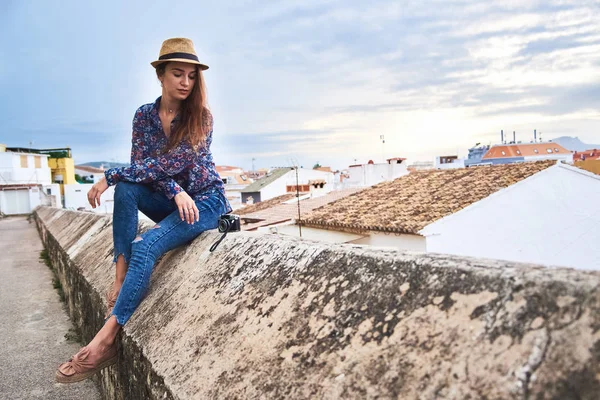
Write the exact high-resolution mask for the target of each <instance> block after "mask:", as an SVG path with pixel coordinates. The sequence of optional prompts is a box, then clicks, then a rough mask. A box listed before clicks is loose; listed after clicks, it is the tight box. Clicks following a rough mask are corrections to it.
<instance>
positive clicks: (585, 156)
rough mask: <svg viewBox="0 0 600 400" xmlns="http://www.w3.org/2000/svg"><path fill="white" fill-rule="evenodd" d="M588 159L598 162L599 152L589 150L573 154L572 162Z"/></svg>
mask: <svg viewBox="0 0 600 400" xmlns="http://www.w3.org/2000/svg"><path fill="white" fill-rule="evenodd" d="M588 158H591V159H597V160H600V150H598V149H591V150H585V151H576V152H575V153H573V160H585V159H588Z"/></svg>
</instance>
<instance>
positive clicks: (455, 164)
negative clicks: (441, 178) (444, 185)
mask: <svg viewBox="0 0 600 400" xmlns="http://www.w3.org/2000/svg"><path fill="white" fill-rule="evenodd" d="M441 158H442V157H436V158H435V169H456V168H464V167H465V159H464V158H457V159H456V160H453V161H452V162H451V163H444V164H442V163H441V162H440V159H441Z"/></svg>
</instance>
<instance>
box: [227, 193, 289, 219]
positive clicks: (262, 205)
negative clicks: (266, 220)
mask: <svg viewBox="0 0 600 400" xmlns="http://www.w3.org/2000/svg"><path fill="white" fill-rule="evenodd" d="M294 197H296V194H295V193H288V194H283V195H281V196H277V197H273V198H272V199H269V200H265V201H261V202H259V203H256V204H252V205H249V206H245V207H243V208H239V209H237V210H235V213H236V214H238V215H246V214H251V213H254V212H257V211H261V210H265V209H267V208H271V207H273V206H276V205H278V204H281V203H283V202H284V201H288V200H290V199H293V198H294Z"/></svg>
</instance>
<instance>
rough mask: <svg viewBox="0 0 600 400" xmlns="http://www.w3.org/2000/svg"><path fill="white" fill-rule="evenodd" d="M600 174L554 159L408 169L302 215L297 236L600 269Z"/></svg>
mask: <svg viewBox="0 0 600 400" xmlns="http://www.w3.org/2000/svg"><path fill="white" fill-rule="evenodd" d="M598 204H600V176H598V175H595V174H592V173H589V172H587V171H584V170H581V169H579V168H576V167H573V166H570V165H566V164H564V163H556V161H541V162H522V163H513V164H502V165H495V166H492V165H490V166H480V167H470V168H464V169H449V170H432V171H423V172H414V173H411V174H410V175H408V176H404V177H402V178H399V179H396V180H395V181H393V182H386V183H383V184H380V185H377V186H375V187H373V188H369V189H365V190H363V191H361V192H359V193H356V194H354V195H352V196H349V197H347V198H344V199H341V200H338V201H336V202H333V203H331V204H329V205H327V206H324V207H322V208H319V209H317V210H315V211H313V212H312V213H310V214H309V215H307V216H306V217H305V218H304V219H303V221H302V223H303V228H302V232H303V237H305V238H308V239H315V240H320V239H321V240H322V238H323V237H324V235H325V234H326V233H327V232H331V235H329V237H328V239H329V240H328V241H332V242H344V243H355V244H370V245H375V246H386V247H390V246H391V247H395V248H399V249H402V250H417V251H427V252H436V253H446V254H456V255H463V256H473V257H478V258H495V259H501V260H510V261H519V262H529V263H535V264H541V265H557V266H564V267H573V268H580V269H596V270H600V246H598V243H600V229H598V226H600V207H598Z"/></svg>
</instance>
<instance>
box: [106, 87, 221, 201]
mask: <svg viewBox="0 0 600 400" xmlns="http://www.w3.org/2000/svg"><path fill="white" fill-rule="evenodd" d="M160 100H161V97H159V98H158V99H156V101H155V102H154V103H149V104H144V105H143V106H141V107H140V108H138V109H137V111H136V112H135V116H134V117H133V135H132V140H131V165H130V166H128V167H120V168H110V169H107V170H106V171H104V176H106V182H107V183H108V184H109V185H115V184H116V183H117V182H120V181H125V182H133V183H144V184H149V185H151V186H152V188H153V189H154V190H155V191H158V192H161V193H164V194H165V195H166V196H167V197H168V198H169V199H172V198H173V197H174V196H175V195H176V194H177V193H181V192H182V191H185V192H187V194H189V195H190V197H192V198H193V199H194V200H195V201H202V200H204V199H206V198H207V197H208V196H209V195H210V194H211V193H214V192H220V193H222V194H223V197H224V198H225V199H226V197H225V187H224V185H223V181H222V180H221V178H220V177H219V174H217V171H216V169H215V163H214V162H213V158H212V153H211V152H210V145H211V143H212V133H213V118H212V115H211V113H210V111H208V110H206V111H205V112H206V114H205V122H204V123H205V124H207V125H208V126H209V129H208V133H207V136H206V140H205V142H204V143H203V144H202V143H201V144H200V145H199V146H197V147H196V148H194V147H193V146H192V145H191V144H190V143H189V141H187V140H183V141H182V142H181V143H179V144H178V145H177V146H175V147H174V148H173V149H171V150H170V151H169V152H166V153H165V152H163V149H165V148H166V146H167V142H168V138H167V136H166V134H165V132H164V131H163V128H162V122H161V120H160V117H159V115H158V110H159V106H160ZM178 121H179V116H176V117H175V118H174V119H173V122H171V132H173V131H174V130H175V125H176V123H177V122H178ZM226 202H227V204H226V205H227V209H228V212H229V211H231V206H230V205H229V202H228V201H227V200H226Z"/></svg>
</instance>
